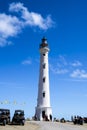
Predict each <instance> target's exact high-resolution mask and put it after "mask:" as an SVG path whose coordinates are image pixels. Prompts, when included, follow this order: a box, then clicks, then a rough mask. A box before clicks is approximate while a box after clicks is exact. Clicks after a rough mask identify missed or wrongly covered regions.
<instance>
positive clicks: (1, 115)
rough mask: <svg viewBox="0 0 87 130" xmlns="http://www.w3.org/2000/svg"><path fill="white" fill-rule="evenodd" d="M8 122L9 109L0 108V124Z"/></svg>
mask: <svg viewBox="0 0 87 130" xmlns="http://www.w3.org/2000/svg"><path fill="white" fill-rule="evenodd" d="M9 123H10V110H9V109H0V124H3V125H4V126H5V125H6V124H9Z"/></svg>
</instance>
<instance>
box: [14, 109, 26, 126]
mask: <svg viewBox="0 0 87 130" xmlns="http://www.w3.org/2000/svg"><path fill="white" fill-rule="evenodd" d="M24 123H25V117H24V111H23V110H15V113H14V116H13V118H12V124H19V125H24Z"/></svg>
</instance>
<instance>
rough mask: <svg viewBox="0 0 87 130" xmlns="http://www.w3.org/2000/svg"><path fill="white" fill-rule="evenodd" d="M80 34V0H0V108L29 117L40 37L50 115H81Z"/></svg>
mask: <svg viewBox="0 0 87 130" xmlns="http://www.w3.org/2000/svg"><path fill="white" fill-rule="evenodd" d="M86 35H87V2H86V0H61V1H60V0H51V1H50V0H26V1H25V0H19V1H18V0H9V1H7V0H5V1H3V0H1V1H0V108H9V109H10V110H11V113H12V114H13V112H14V110H15V109H24V110H25V115H26V117H32V116H33V115H34V113H35V106H36V104H37V91H38V80H39V58H40V54H39V44H40V43H41V39H42V37H43V36H46V38H47V40H48V44H49V47H50V52H49V73H50V92H51V106H52V110H53V117H57V118H61V117H65V118H67V119H70V117H71V115H81V116H87V103H86V102H87V36H86Z"/></svg>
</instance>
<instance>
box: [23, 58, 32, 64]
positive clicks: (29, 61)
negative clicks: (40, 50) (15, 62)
mask: <svg viewBox="0 0 87 130" xmlns="http://www.w3.org/2000/svg"><path fill="white" fill-rule="evenodd" d="M22 64H23V65H30V64H32V61H31V60H29V59H27V60H24V61H22Z"/></svg>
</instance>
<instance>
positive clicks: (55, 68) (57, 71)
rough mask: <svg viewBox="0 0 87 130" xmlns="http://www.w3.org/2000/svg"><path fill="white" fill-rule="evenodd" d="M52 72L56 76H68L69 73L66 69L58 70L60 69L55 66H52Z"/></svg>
mask: <svg viewBox="0 0 87 130" xmlns="http://www.w3.org/2000/svg"><path fill="white" fill-rule="evenodd" d="M50 70H51V71H52V72H53V73H54V74H66V73H67V72H68V70H67V69H65V68H58V67H54V66H53V65H51V64H50Z"/></svg>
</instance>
